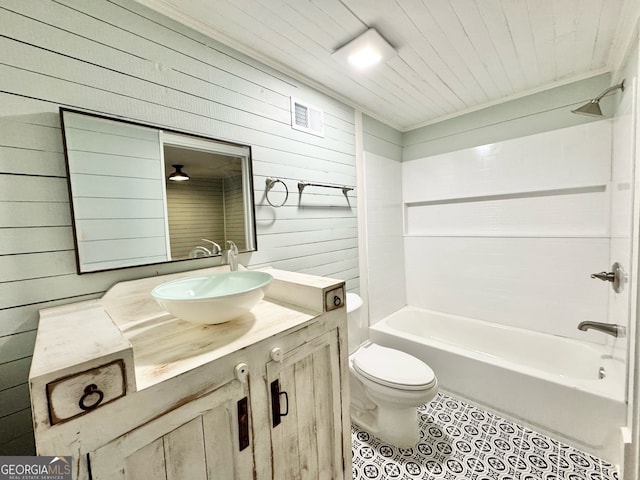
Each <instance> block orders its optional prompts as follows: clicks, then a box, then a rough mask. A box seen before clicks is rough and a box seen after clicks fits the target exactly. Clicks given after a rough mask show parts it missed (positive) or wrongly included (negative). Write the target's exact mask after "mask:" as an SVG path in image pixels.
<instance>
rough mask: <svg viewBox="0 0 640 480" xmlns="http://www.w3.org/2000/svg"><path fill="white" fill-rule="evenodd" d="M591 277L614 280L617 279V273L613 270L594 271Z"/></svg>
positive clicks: (606, 280)
mask: <svg viewBox="0 0 640 480" xmlns="http://www.w3.org/2000/svg"><path fill="white" fill-rule="evenodd" d="M591 278H599V279H600V280H603V281H605V282H613V281H615V279H616V274H615V273H613V272H600V273H592V274H591Z"/></svg>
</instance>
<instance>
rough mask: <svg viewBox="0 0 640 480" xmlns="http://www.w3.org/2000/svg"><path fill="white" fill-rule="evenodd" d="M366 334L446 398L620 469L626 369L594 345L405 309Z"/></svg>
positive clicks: (424, 311) (416, 309) (427, 311)
mask: <svg viewBox="0 0 640 480" xmlns="http://www.w3.org/2000/svg"><path fill="white" fill-rule="evenodd" d="M369 332H370V337H371V340H372V341H374V342H376V343H378V344H379V345H382V346H387V347H391V348H396V349H398V350H402V351H405V352H407V353H410V354H411V355H413V356H415V357H418V358H419V359H421V360H422V361H424V362H425V363H427V364H428V365H429V366H430V367H431V368H432V369H433V371H434V372H435V374H436V376H437V378H438V384H439V386H440V388H442V389H443V390H445V391H447V392H450V393H452V394H454V395H457V396H459V397H461V398H463V399H467V400H469V401H471V402H474V403H477V404H479V405H482V406H484V407H487V408H488V409H489V410H494V411H496V412H497V413H498V414H501V415H502V416H504V417H506V418H510V419H513V420H516V421H518V422H519V423H521V424H523V425H526V426H529V427H531V428H533V429H535V430H538V431H540V432H542V433H547V434H551V435H553V436H554V437H556V438H558V439H560V440H564V441H565V442H568V443H570V444H572V445H574V446H576V447H578V448H581V449H582V450H584V451H587V452H589V453H592V454H594V455H597V456H599V457H600V458H603V459H605V460H607V461H609V462H612V463H614V464H620V463H621V461H622V441H621V427H622V426H623V425H625V420H626V406H625V401H624V395H625V394H624V373H623V372H624V363H623V362H622V361H620V360H617V359H613V358H610V357H607V356H606V355H603V354H602V350H603V349H602V348H599V347H598V346H597V345H593V344H589V343H584V342H580V341H577V340H571V339H567V338H563V337H558V336H554V335H549V334H543V333H537V332H531V331H527V330H523V329H519V328H514V327H507V326H503V325H498V324H494V323H490V322H485V321H482V320H476V319H470V318H465V317H459V316H456V315H449V314H443V313H439V312H434V311H431V310H425V309H421V308H415V307H410V306H409V307H404V308H402V309H400V310H398V311H397V312H395V313H393V314H391V315H390V316H388V317H386V318H384V319H383V320H381V321H380V322H378V323H376V324H374V325H373V326H371V327H370V330H369ZM601 377H604V378H601Z"/></svg>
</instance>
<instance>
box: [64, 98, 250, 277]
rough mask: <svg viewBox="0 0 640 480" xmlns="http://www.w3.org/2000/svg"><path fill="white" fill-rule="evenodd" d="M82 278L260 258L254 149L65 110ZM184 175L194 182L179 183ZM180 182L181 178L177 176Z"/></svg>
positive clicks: (75, 227) (79, 265) (69, 172)
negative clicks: (226, 255) (252, 254)
mask: <svg viewBox="0 0 640 480" xmlns="http://www.w3.org/2000/svg"><path fill="white" fill-rule="evenodd" d="M60 118H61V123H62V134H63V140H64V146H65V157H66V162H67V173H68V180H69V192H70V197H71V212H72V218H73V229H74V239H75V244H76V254H77V255H76V258H77V267H78V273H86V272H95V271H102V270H111V269H116V268H124V267H132V266H139V265H149V264H154V263H164V262H172V261H178V260H186V259H193V258H201V257H205V256H215V255H219V254H220V253H221V252H220V249H224V248H225V245H226V242H227V240H232V241H233V242H234V243H235V244H236V245H237V246H238V250H239V251H241V252H247V251H255V250H256V248H257V244H256V232H255V206H254V202H253V183H252V166H251V148H250V147H249V146H248V145H240V144H235V143H229V142H224V141H221V140H216V139H213V138H207V137H202V136H197V135H192V134H186V133H183V132H177V131H173V130H168V129H164V128H159V127H154V126H150V125H144V124H140V123H135V122H130V121H125V120H120V119H114V118H109V117H104V116H101V115H95V114H91V113H86V112H80V111H75V110H70V109H66V108H61V109H60ZM176 172H182V173H184V174H186V175H184V176H186V177H188V180H184V181H173V180H169V177H170V176H174V177H175V176H176V175H175V174H176ZM172 174H173V175H172Z"/></svg>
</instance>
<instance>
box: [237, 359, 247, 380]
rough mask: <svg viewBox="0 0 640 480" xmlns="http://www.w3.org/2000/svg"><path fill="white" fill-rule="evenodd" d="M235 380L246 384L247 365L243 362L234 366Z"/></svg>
mask: <svg viewBox="0 0 640 480" xmlns="http://www.w3.org/2000/svg"><path fill="white" fill-rule="evenodd" d="M235 370H236V378H237V379H238V380H240V382H241V383H247V377H248V376H249V365H247V364H246V363H244V362H241V363H239V364H237V365H236V369H235Z"/></svg>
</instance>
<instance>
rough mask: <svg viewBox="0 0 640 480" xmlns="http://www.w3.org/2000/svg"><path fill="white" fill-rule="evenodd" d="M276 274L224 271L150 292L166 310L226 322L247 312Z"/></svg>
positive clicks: (189, 317)
mask: <svg viewBox="0 0 640 480" xmlns="http://www.w3.org/2000/svg"><path fill="white" fill-rule="evenodd" d="M271 280H273V277H272V276H271V275H269V274H268V273H265V272H254V271H242V272H221V273H212V274H210V275H201V276H193V277H187V278H181V279H179V280H173V281H170V282H166V283H163V284H161V285H158V286H157V287H156V288H154V289H153V290H152V291H151V295H152V296H153V297H154V298H155V299H156V301H157V302H158V303H159V304H160V305H161V306H162V308H164V309H165V310H166V311H167V312H169V313H171V314H172V315H174V316H176V317H178V318H181V319H182V320H186V321H187V322H195V323H208V324H215V323H224V322H228V321H230V320H233V319H234V318H237V317H240V316H242V315H244V314H245V313H248V312H249V311H250V310H251V309H252V308H253V307H255V306H256V305H257V304H258V303H259V302H260V300H262V298H263V297H264V292H265V290H266V288H267V286H268V285H269V284H270V283H271Z"/></svg>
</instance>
